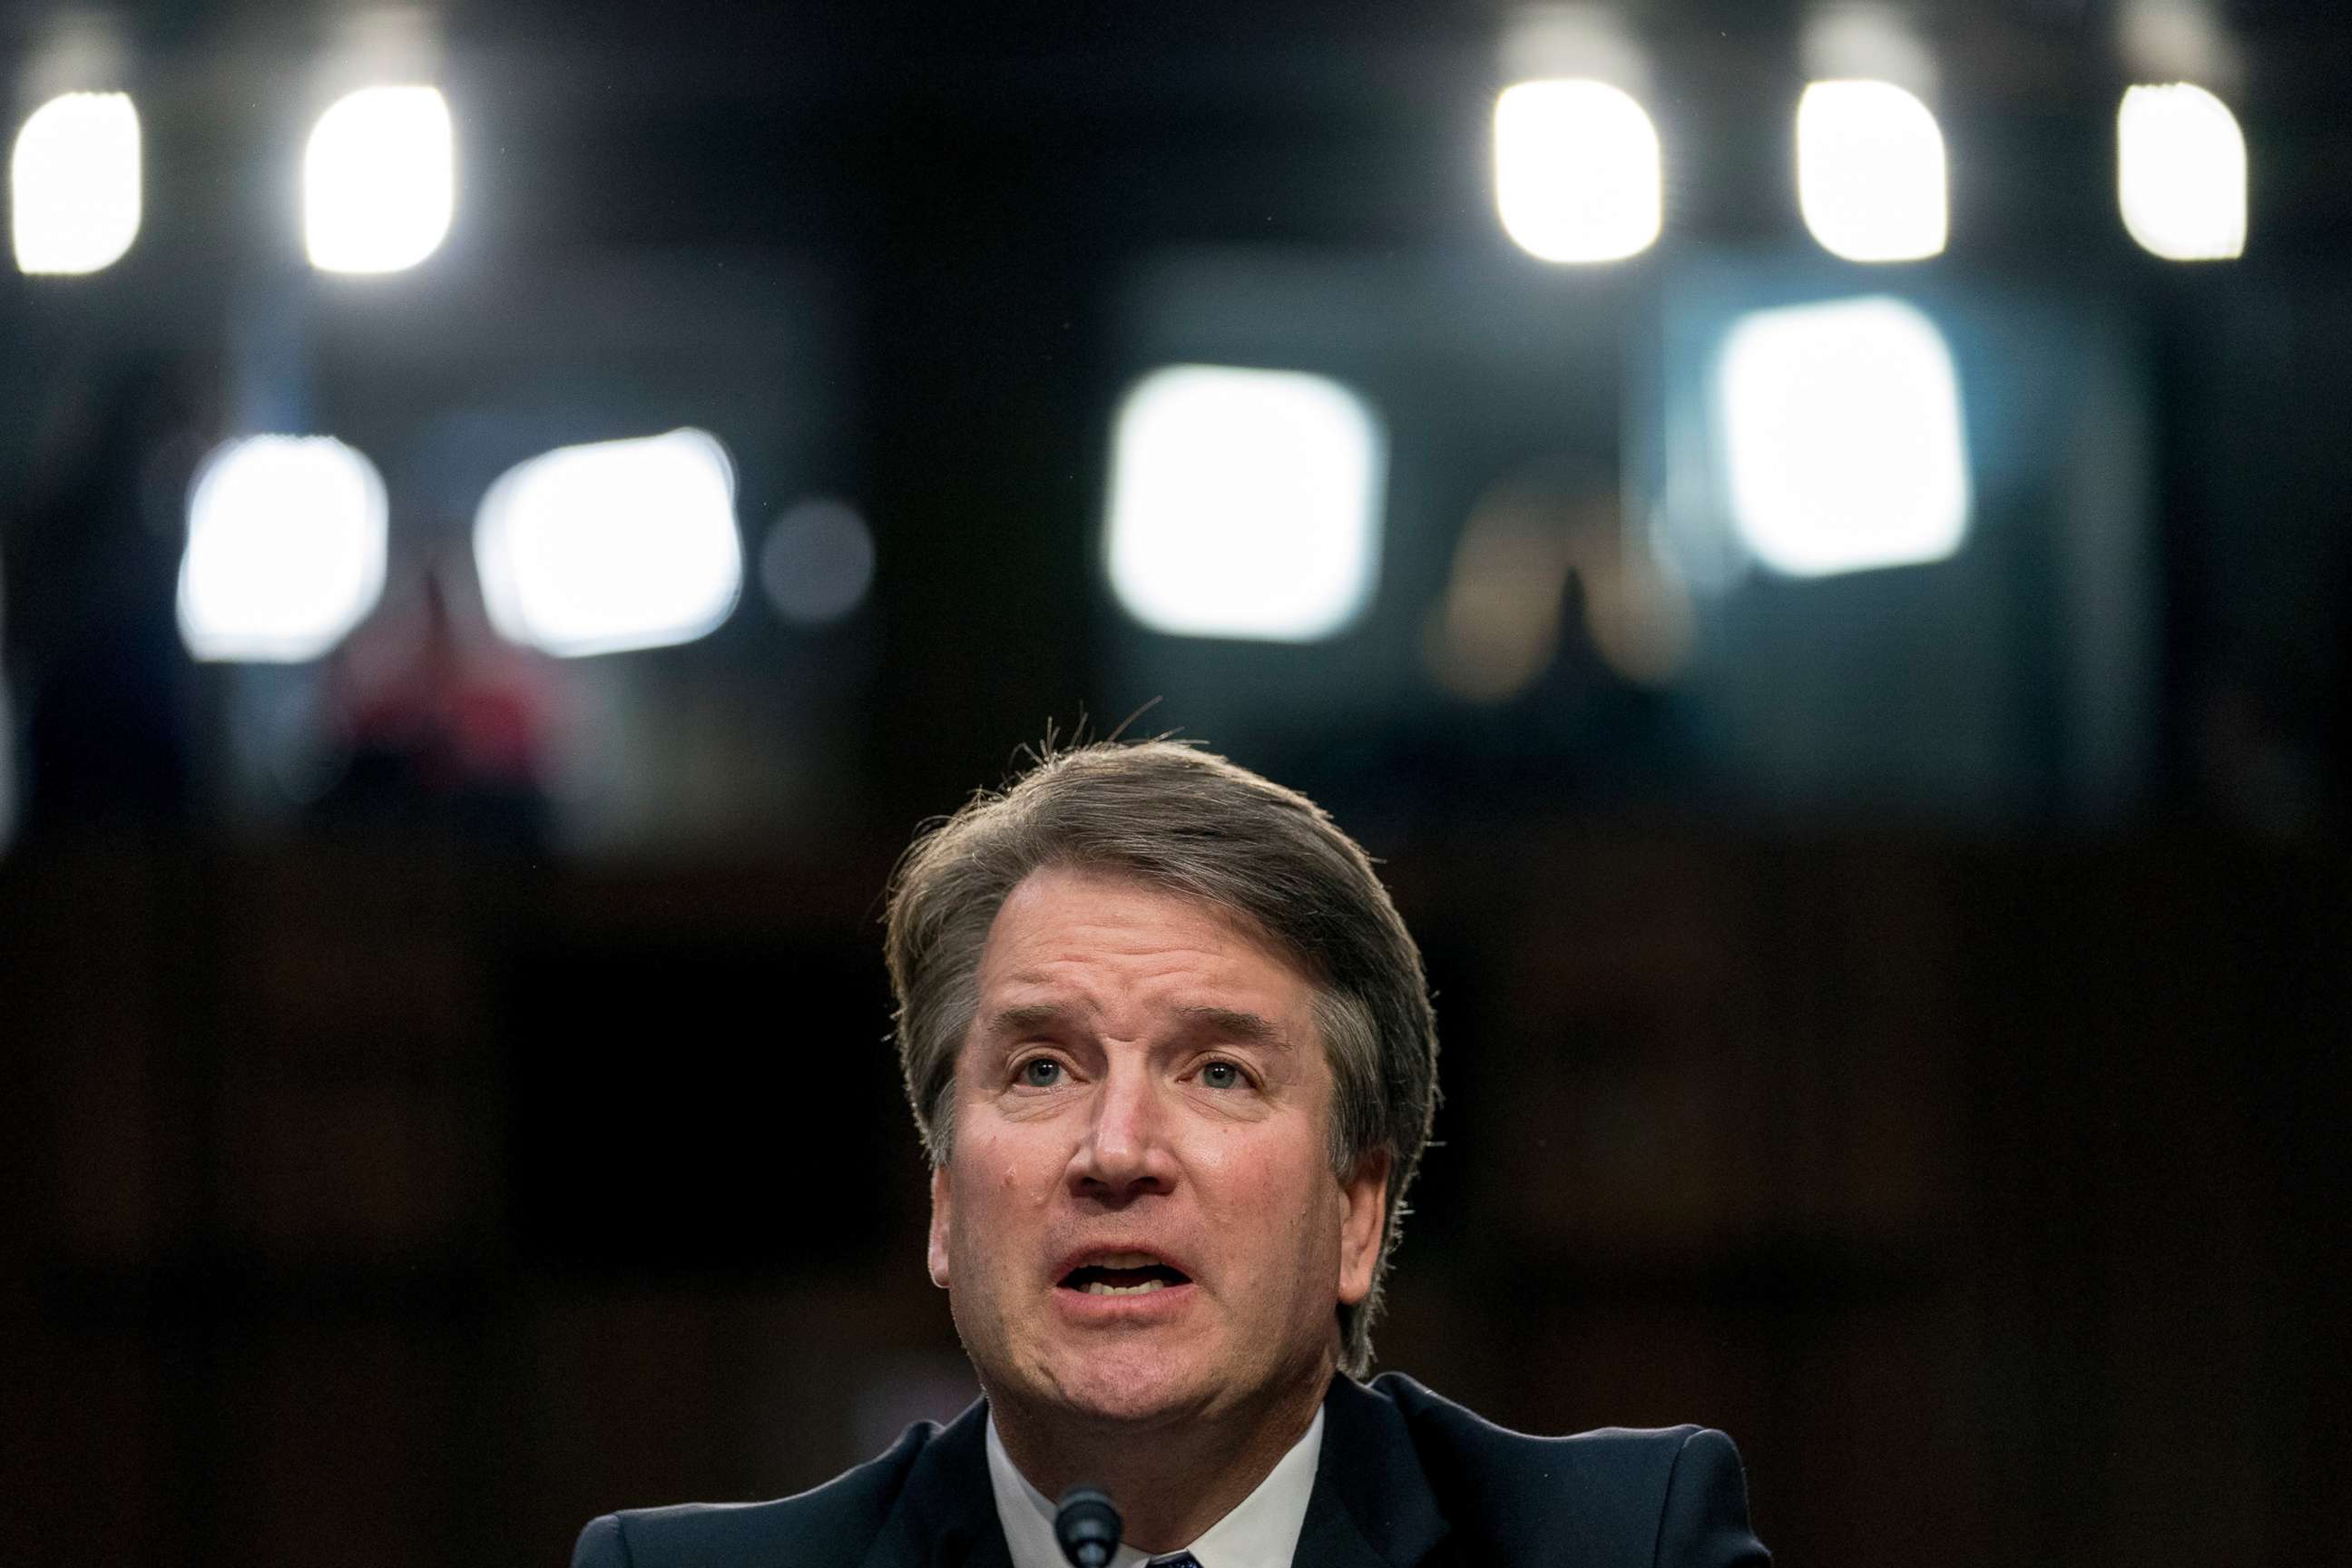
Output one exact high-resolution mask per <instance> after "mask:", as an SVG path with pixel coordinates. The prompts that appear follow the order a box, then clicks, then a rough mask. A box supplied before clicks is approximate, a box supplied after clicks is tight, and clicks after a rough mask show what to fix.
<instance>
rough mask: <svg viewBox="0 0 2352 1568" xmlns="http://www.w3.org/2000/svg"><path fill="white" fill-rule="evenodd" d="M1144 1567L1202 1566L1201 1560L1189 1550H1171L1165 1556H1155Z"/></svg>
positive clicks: (1192, 1567) (1197, 1567)
mask: <svg viewBox="0 0 2352 1568" xmlns="http://www.w3.org/2000/svg"><path fill="white" fill-rule="evenodd" d="M1143 1568H1201V1560H1200V1559H1199V1558H1197V1557H1195V1556H1193V1555H1192V1553H1191V1552H1170V1553H1169V1554H1168V1555H1167V1556H1165V1557H1154V1558H1152V1559H1151V1560H1150V1561H1149V1562H1147V1563H1144V1565H1143Z"/></svg>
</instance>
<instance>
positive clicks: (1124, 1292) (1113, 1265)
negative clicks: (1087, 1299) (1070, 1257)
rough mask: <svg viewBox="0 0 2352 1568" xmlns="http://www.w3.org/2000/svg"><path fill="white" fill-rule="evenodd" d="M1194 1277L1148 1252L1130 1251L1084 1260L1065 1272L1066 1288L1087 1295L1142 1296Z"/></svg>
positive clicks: (1185, 1281)
mask: <svg viewBox="0 0 2352 1568" xmlns="http://www.w3.org/2000/svg"><path fill="white" fill-rule="evenodd" d="M1191 1283H1192V1277H1191V1276H1190V1275H1188V1274H1186V1273H1185V1272H1184V1271H1183V1270H1182V1269H1181V1268H1170V1267H1169V1266H1168V1265H1167V1264H1165V1263H1162V1262H1160V1260H1159V1259H1158V1258H1152V1257H1150V1256H1149V1255H1147V1254H1144V1253H1126V1254H1120V1255H1117V1256H1112V1257H1108V1258H1097V1259H1096V1260H1095V1261H1093V1262H1091V1263H1081V1264H1080V1265H1078V1266H1077V1267H1076V1268H1073V1269H1071V1270H1070V1271H1069V1272H1068V1273H1067V1274H1065V1275H1064V1276H1062V1289H1065V1290H1076V1291H1077V1292H1078V1293H1079V1294H1081V1295H1086V1296H1141V1295H1146V1294H1148V1293H1150V1292H1151V1291H1153V1290H1165V1289H1168V1288H1169V1287H1170V1286H1171V1285H1190V1284H1191Z"/></svg>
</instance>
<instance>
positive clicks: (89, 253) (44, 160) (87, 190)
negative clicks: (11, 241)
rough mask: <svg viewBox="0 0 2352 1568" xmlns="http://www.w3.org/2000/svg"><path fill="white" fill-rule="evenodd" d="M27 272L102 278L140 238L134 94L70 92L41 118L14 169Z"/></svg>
mask: <svg viewBox="0 0 2352 1568" xmlns="http://www.w3.org/2000/svg"><path fill="white" fill-rule="evenodd" d="M8 187H9V210H10V218H11V228H12V230H13V232H14V237H15V240H16V267H17V269H18V270H19V271H23V272H58V273H74V272H96V271H97V270H99V269H100V268H103V267H108V266H111V265H112V264H113V263H114V262H115V261H117V260H119V259H121V256H122V253H123V252H124V251H126V250H129V249H130V248H131V241H132V240H133V239H135V238H136V237H138V234H139V111H138V110H137V109H135V108H133V107H132V106H131V97H130V95H129V94H128V93H121V92H69V93H68V94H66V95H65V96H64V97H62V98H53V99H51V100H49V101H48V102H47V103H45V104H43V105H41V107H40V108H38V109H37V110H33V113H32V116H31V118H29V119H27V120H26V121H25V126H24V129H23V130H21V131H19V132H16V153H15V154H14V155H13V156H12V157H11V158H10V159H9V161H8Z"/></svg>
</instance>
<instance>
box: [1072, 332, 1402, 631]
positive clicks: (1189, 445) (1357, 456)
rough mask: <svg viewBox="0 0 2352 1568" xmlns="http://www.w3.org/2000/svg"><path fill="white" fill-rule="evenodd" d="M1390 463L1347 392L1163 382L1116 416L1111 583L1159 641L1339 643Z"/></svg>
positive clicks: (1263, 379) (1294, 384)
mask: <svg viewBox="0 0 2352 1568" xmlns="http://www.w3.org/2000/svg"><path fill="white" fill-rule="evenodd" d="M1385 467H1386V464H1385V444H1384V441H1383V438H1382V436H1381V428H1380V424H1379V421H1378V419H1377V417H1376V416H1374V414H1373V413H1372V410H1371V408H1370V406H1369V405H1367V404H1366V403H1365V402H1364V401H1363V399H1362V398H1360V397H1359V396H1357V395H1355V394H1354V393H1353V392H1350V391H1349V389H1348V388H1346V387H1344V386H1341V385H1340V384H1339V383H1337V382H1334V381H1330V380H1328V379H1326V378H1325V377H1322V376H1319V375H1307V374H1300V373H1297V372H1292V371H1272V370H1237V369H1233V368H1230V367H1225V366H1218V365H1177V366H1172V367H1170V368H1168V369H1165V370H1160V371H1156V372H1154V373H1153V374H1150V375H1148V376H1146V377H1145V378H1144V379H1143V380H1142V381H1141V382H1139V383H1138V384H1136V386H1135V388H1134V390H1132V391H1131V392H1129V394H1128V395H1127V399H1126V401H1125V402H1124V403H1123V404H1122V405H1120V408H1119V412H1118V426H1117V430H1116V435H1115V439H1114V448H1113V454H1112V462H1111V483H1110V515H1109V524H1108V529H1109V563H1110V580H1111V587H1112V589H1113V590H1114V591H1115V592H1116V594H1117V595H1118V601H1119V603H1120V604H1121V605H1124V606H1125V607H1126V609H1127V611H1128V613H1129V615H1131V616H1135V618H1136V619H1137V620H1139V621H1141V622H1142V623H1143V624H1144V625H1145V626H1150V627H1152V628H1153V629H1154V630H1157V631H1164V632H1176V633H1181V634H1184V635H1187V636H1192V637H1252V638H1258V639H1262V640H1265V641H1271V642H1310V641H1314V640H1316V639H1318V638H1321V637H1330V636H1332V635H1334V634H1335V633H1337V632H1339V630H1341V629H1342V628H1343V627H1345V626H1347V625H1348V624H1349V622H1350V621H1352V620H1353V619H1355V617H1356V616H1357V615H1358V614H1359V613H1360V612H1361V611H1362V609H1363V607H1364V605H1365V603H1366V602H1367V601H1368V600H1369V599H1370V596H1371V591H1372V584H1373V581H1374V579H1375V577H1376V576H1377V574H1378V571H1379V566H1380V528H1379V523H1380V510H1381V489H1382V485H1383V481H1384V478H1385Z"/></svg>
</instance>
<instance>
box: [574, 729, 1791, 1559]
mask: <svg viewBox="0 0 2352 1568" xmlns="http://www.w3.org/2000/svg"><path fill="white" fill-rule="evenodd" d="M888 925H889V933H888V939H887V950H888V958H889V964H890V976H891V983H892V986H893V989H894V992H895V994H896V996H897V1000H898V1016H897V1024H898V1051H899V1058H900V1064H901V1066H902V1068H904V1071H905V1074H906V1079H907V1090H908V1099H909V1100H910V1101H911V1102H912V1104H913V1107H914V1110H915V1116H916V1121H917V1123H918V1125H919V1127H920V1129H921V1131H922V1134H923V1141H924V1144H925V1148H926V1150H927V1152H928V1153H929V1157H930V1162H931V1171H932V1174H931V1235H930V1247H929V1263H930V1273H931V1278H932V1279H933V1281H934V1282H935V1283H936V1284H938V1285H939V1286H940V1287H941V1288H942V1289H946V1290H947V1292H948V1297H949V1304H950V1310H951V1311H952V1313H953V1315H954V1318H955V1322H956V1328H957V1331H958V1332H959V1334H960V1335H961V1338H962V1340H963V1343H964V1347H965V1349H966V1351H967V1352H969V1353H970V1355H971V1359H972V1363H973V1365H974V1366H975V1368H977V1370H978V1372H979V1373H980V1382H981V1387H982V1392H983V1394H984V1395H985V1397H984V1398H983V1399H982V1402H981V1403H980V1404H977V1405H974V1406H973V1407H972V1408H971V1410H969V1411H967V1412H965V1413H964V1415H962V1416H961V1417H959V1418H958V1419H957V1420H956V1421H955V1422H954V1423H952V1424H951V1425H950V1426H947V1427H945V1428H939V1427H934V1426H929V1425H928V1424H926V1425H923V1426H917V1427H915V1428H913V1429H911V1430H910V1431H908V1433H907V1435H906V1436H903V1437H901V1438H900V1439H899V1441H898V1444H897V1445H895V1446H894V1447H892V1448H891V1449H890V1450H889V1452H887V1453H886V1454H884V1455H883V1456H882V1457H881V1458H877V1459H876V1460H874V1461H872V1462H871V1463H869V1464H866V1465H863V1466H861V1467H859V1468H856V1469H855V1470H852V1471H850V1472H849V1473H848V1474H847V1475H845V1476H843V1477H841V1478H840V1479H837V1480H835V1481H833V1482H832V1483H830V1484H829V1485H826V1486H824V1487H820V1488H818V1489H816V1490H814V1491H811V1492H805V1493H803V1494H802V1495H801V1496H799V1497H795V1498H787V1499H785V1500H782V1501H780V1502H772V1503H761V1504H753V1505H743V1506H735V1507H720V1508H710V1507H689V1508H677V1509H662V1510H650V1511H645V1512H633V1513H623V1514H612V1515H607V1516H605V1517H604V1518H602V1519H599V1520H597V1521H593V1523H591V1524H590V1525H589V1526H588V1528H587V1529H586V1530H585V1531H583V1532H582V1534H581V1538H580V1544H579V1549H578V1552H577V1553H576V1555H575V1557H574V1560H573V1561H574V1564H575V1568H620V1565H636V1568H670V1565H672V1564H677V1565H680V1568H684V1565H687V1564H705V1563H707V1564H713V1565H720V1564H738V1563H740V1564H752V1563H760V1564H775V1565H777V1568H786V1565H801V1564H807V1565H812V1568H814V1565H819V1564H827V1565H830V1564H839V1565H841V1568H896V1565H905V1568H917V1565H921V1568H1061V1556H1060V1552H1059V1550H1058V1548H1057V1547H1056V1545H1055V1538H1054V1531H1053V1518H1054V1513H1055V1505H1054V1503H1053V1502H1052V1501H1051V1500H1052V1499H1054V1498H1055V1497H1057V1496H1059V1495H1060V1494H1061V1493H1062V1491H1063V1490H1064V1489H1066V1488H1069V1487H1071V1486H1073V1485H1076V1484H1081V1483H1083V1484H1088V1485H1092V1486H1095V1487H1097V1488H1100V1489H1104V1490H1105V1491H1107V1492H1108V1494H1109V1495H1110V1496H1111V1498H1112V1499H1113V1500H1115V1501H1116V1502H1117V1504H1118V1508H1119V1510H1120V1511H1121V1514H1122V1516H1123V1521H1124V1528H1123V1531H1122V1542H1121V1544H1120V1546H1119V1548H1118V1558H1117V1560H1116V1561H1115V1563H1114V1564H1113V1568H1133V1565H1135V1564H1139V1563H1144V1562H1145V1561H1146V1560H1147V1558H1149V1559H1150V1561H1151V1562H1153V1563H1164V1564H1167V1565H1169V1568H1193V1565H1195V1564H1197V1565H1198V1568H1289V1565H1293V1564H1296V1565H1298V1568H1309V1565H1314V1564H1328V1565H1330V1568H1342V1565H1345V1568H1380V1565H1382V1564H1386V1565H1387V1568H1416V1565H1434V1564H1438V1563H1559V1564H1562V1565H1563V1568H1566V1565H1571V1564H1573V1565H1577V1568H1602V1565H1608V1564H1623V1565H1625V1568H1637V1565H1647V1568H1685V1565H1687V1568H1720V1565H1729V1564H1759V1565H1760V1564H1764V1563H1768V1562H1769V1559H1768V1558H1767V1556H1766V1554H1765V1552H1764V1549H1763V1548H1762V1546H1761V1545H1759V1543H1758V1542H1757V1541H1756V1538H1755V1536H1754V1535H1753V1534H1752V1533H1751V1532H1750V1531H1749V1529H1748V1503H1747V1491H1746V1485H1745V1482H1744V1480H1743V1479H1742V1477H1741V1474H1740V1469H1739V1461H1738V1456H1737V1455H1736V1454H1735V1453H1734V1451H1733V1449H1732V1447H1731V1444H1730V1442H1729V1440H1728V1439H1727V1438H1725V1437H1724V1436H1722V1435H1721V1434H1720V1433H1717V1432H1710V1431H1706V1430H1702V1429H1700V1428H1697V1427H1689V1426H1685V1427H1678V1428H1675V1429H1672V1430H1669V1431H1664V1432H1619V1431H1608V1432H1595V1433H1588V1434H1585V1435H1584V1436H1578V1437H1566V1438H1537V1437H1526V1436H1519V1435H1517V1434H1516V1433H1510V1432H1506V1431H1504V1430H1502V1429H1501V1428H1499V1427H1496V1426H1491V1425H1489V1424H1487V1423H1486V1422H1485V1421H1483V1420H1481V1419H1479V1418H1478V1417H1477V1416H1475V1415H1472V1414H1471V1413H1470V1412H1468V1411H1466V1410H1464V1409H1462V1408H1461V1407H1460V1406H1458V1405H1452V1404H1450V1403H1448V1402H1447V1401H1445V1400H1444V1399H1441V1398H1439V1397H1438V1396H1437V1395H1435V1394H1432V1393H1430V1392H1429V1391H1428V1390H1427V1389H1425V1388H1423V1387H1421V1386H1420V1385H1419V1384H1415V1383H1413V1382H1412V1381H1411V1380H1410V1379H1408V1378H1404V1377H1402V1376H1399V1375H1397V1374H1394V1373H1391V1374H1388V1375H1385V1376H1383V1377H1381V1378H1379V1379H1377V1380H1375V1381H1373V1382H1371V1383H1370V1384H1362V1383H1360V1382H1359V1381H1358V1380H1359V1379H1360V1378H1361V1377H1362V1376H1363V1375H1364V1373H1365V1372H1366V1371H1367V1369H1368V1367H1369V1365H1370V1359H1371V1342H1370V1326H1371V1322H1372V1320H1373V1317H1374V1316H1375V1314H1376V1312H1377V1310H1378V1307H1379V1301H1380V1287H1381V1277H1382V1276H1383V1274H1384V1273H1385V1271H1386V1268H1387V1264H1388V1259H1389V1255H1390V1253H1391V1249H1392V1248H1393V1247H1394V1246H1395V1243H1396V1237H1397V1229H1398V1224H1399V1220H1400V1218H1401V1216H1402V1212H1403V1209H1402V1205H1403V1199H1404V1194H1405V1191H1406V1189H1407V1187H1408V1186H1409V1185H1410V1184H1411V1183H1412V1175H1413V1173H1414V1170H1415V1168H1416V1167H1417V1166H1418V1164H1419V1163H1420V1159H1421V1154H1422V1151H1423V1148H1424V1147H1425V1146H1426V1145H1427V1142H1428V1140H1429V1130H1430V1118H1431V1114H1432V1111H1433V1108H1434V1106H1435V1104H1436V1099H1437V1070H1436V1069H1437V1040H1436V1029H1435V1020H1434V1017H1433V1015H1432V1013H1431V1010H1430V1005H1429V1000H1428V988H1427V985H1426V983H1425V981H1424V980H1423V973H1422V965H1421V956H1420V952H1419V951H1418V950H1417V949H1416V948H1415V947H1414V945H1413V942H1412V937H1411V935H1410V934H1409V933H1407V931H1405V928H1404V924H1403V921H1402V920H1400V919H1399V918H1398V916H1397V912H1396V910H1395V908H1394V906H1393V905H1392V904H1391V902H1390V900H1389V898H1388V894H1387V892H1386V891H1385V890H1384V889H1382V888H1381V884H1380V880H1379V879H1378V877H1377V876H1376V875H1375V874H1374V873H1373V871H1372V868H1371V865H1370V861H1369V860H1368V859H1367V858H1365V856H1364V854H1363V851H1362V850H1361V849H1360V848H1359V847H1357V846H1356V844H1355V843H1354V842H1353V841H1352V840H1351V839H1349V837H1347V836H1346V835H1345V834H1343V833H1341V832H1340V831H1339V828H1338V827H1337V826H1334V825H1333V824H1332V823H1331V821H1330V819H1329V818H1328V816H1325V815H1324V814H1323V812H1322V811H1321V810H1320V809H1319V808H1318V807H1317V806H1316V805H1314V804H1313V803H1312V802H1310V801H1308V800H1307V799H1306V797H1304V796H1303V795H1297V793H1295V792H1293V791H1290V790H1286V789H1284V788H1282V787H1281V786H1279V785H1277V784H1272V783H1270V782H1269V781H1267V780H1265V779H1264V778H1261V777H1259V776H1258V775H1256V774H1255V773H1249V772H1248V771H1246V770H1244V769H1242V768H1239V767H1236V766H1234V764H1232V763H1228V762H1225V761H1224V760H1223V759H1222V758H1218V757H1214V756H1211V755H1209V754H1207V753H1205V752H1200V751H1196V750H1193V749H1192V748H1190V747H1186V746H1182V745H1177V744H1173V743H1171V742H1147V743H1144V744H1140V745H1132V746H1122V745H1114V744H1106V745H1099V746H1088V747H1081V748H1077V749H1076V750H1072V751H1067V752H1062V753H1060V754H1058V755H1055V756H1052V757H1049V758H1047V759H1046V760H1045V761H1044V762H1043V763H1040V764H1039V765H1038V766H1037V767H1036V768H1034V769H1033V770H1032V771H1031V772H1030V773H1028V774H1027V775H1026V776H1025V777H1024V778H1023V779H1021V780H1020V781H1019V782H1018V783H1017V784H1014V785H1013V787H1012V788H1011V789H1010V790H1008V791H1006V792H1005V793H1003V794H1002V795H982V796H980V797H978V798H977V799H975V800H974V801H973V802H972V803H971V805H968V806H966V807H965V808H964V809H963V810H962V811H961V812H960V813H958V814H957V815H956V816H954V817H952V818H951V819H950V820H949V821H948V822H946V823H945V824H943V825H942V826H940V827H939V828H938V829H936V830H935V831H933V832H931V833H930V834H929V835H928V836H926V837H924V838H923V839H922V840H920V841H919V843H918V844H917V845H916V847H914V849H913V850H911V851H910V852H909V853H908V857H907V858H906V860H905V861H904V862H903V863H902V864H901V866H900V868H899V871H898V877H897V879H896V880H895V883H894V886H893V889H892V891H891V900H890V911H889V921H888Z"/></svg>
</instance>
